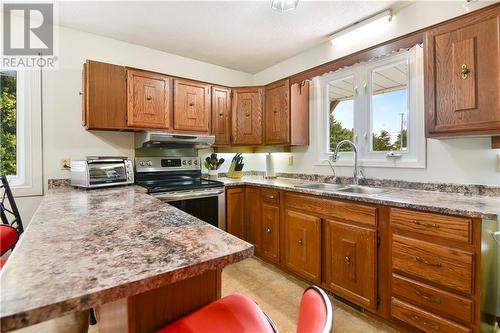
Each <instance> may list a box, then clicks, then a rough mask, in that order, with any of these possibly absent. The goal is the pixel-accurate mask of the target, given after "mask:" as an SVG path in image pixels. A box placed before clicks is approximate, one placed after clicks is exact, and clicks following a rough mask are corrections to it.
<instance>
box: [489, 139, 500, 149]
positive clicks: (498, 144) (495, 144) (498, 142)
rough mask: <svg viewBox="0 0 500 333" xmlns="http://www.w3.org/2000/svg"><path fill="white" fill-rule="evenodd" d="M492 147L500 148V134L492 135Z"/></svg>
mask: <svg viewBox="0 0 500 333" xmlns="http://www.w3.org/2000/svg"><path fill="white" fill-rule="evenodd" d="M491 148H492V149H500V136H492V137H491Z"/></svg>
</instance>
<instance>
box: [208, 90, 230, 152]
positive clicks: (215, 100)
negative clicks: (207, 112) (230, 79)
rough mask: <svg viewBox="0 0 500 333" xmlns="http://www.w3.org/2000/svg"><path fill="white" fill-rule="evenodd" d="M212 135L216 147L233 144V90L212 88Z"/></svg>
mask: <svg viewBox="0 0 500 333" xmlns="http://www.w3.org/2000/svg"><path fill="white" fill-rule="evenodd" d="M212 135H214V136H215V144H214V145H215V146H228V145H230V144H231V89H229V88H223V87H212Z"/></svg>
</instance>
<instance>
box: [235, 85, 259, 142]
mask: <svg viewBox="0 0 500 333" xmlns="http://www.w3.org/2000/svg"><path fill="white" fill-rule="evenodd" d="M263 95H264V89H263V88H238V89H233V111H232V136H233V138H232V143H233V144H236V145H260V144H262V108H263Z"/></svg>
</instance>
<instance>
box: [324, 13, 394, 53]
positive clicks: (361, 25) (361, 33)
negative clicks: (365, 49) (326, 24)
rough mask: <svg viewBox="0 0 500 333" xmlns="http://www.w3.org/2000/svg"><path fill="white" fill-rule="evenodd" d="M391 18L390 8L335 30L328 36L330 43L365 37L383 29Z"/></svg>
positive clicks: (338, 43)
mask: <svg viewBox="0 0 500 333" xmlns="http://www.w3.org/2000/svg"><path fill="white" fill-rule="evenodd" d="M391 20H392V10H390V9H388V10H385V11H383V12H380V13H378V14H375V15H373V16H370V17H368V18H366V19H364V20H361V21H358V22H355V23H353V24H351V25H349V26H347V27H345V28H342V29H340V30H337V31H336V32H334V33H333V35H331V36H330V43H331V44H332V45H335V44H337V45H340V44H341V43H342V41H347V40H352V39H353V38H366V37H367V36H370V34H373V33H374V32H378V31H379V30H381V29H383V28H384V27H385V26H387V25H388V23H389V22H391Z"/></svg>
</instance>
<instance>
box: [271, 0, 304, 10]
mask: <svg viewBox="0 0 500 333" xmlns="http://www.w3.org/2000/svg"><path fill="white" fill-rule="evenodd" d="M298 4H299V0H271V8H272V9H274V10H277V11H279V12H282V13H283V12H287V11H289V10H294V9H296V8H297V5H298Z"/></svg>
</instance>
